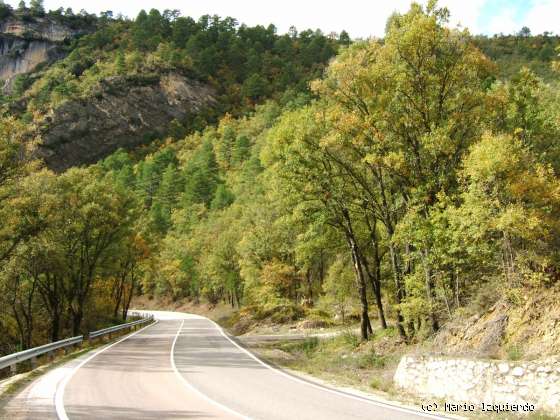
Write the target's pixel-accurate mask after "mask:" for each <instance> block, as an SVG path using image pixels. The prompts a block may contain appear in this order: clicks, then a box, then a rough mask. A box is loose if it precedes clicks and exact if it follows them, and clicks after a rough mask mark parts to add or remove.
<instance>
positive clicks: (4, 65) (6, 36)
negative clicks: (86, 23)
mask: <svg viewBox="0 0 560 420" xmlns="http://www.w3.org/2000/svg"><path fill="white" fill-rule="evenodd" d="M92 29H93V28H80V29H74V28H70V27H69V26H65V25H62V24H60V23H58V22H56V21H55V20H53V19H51V18H47V17H44V18H34V19H33V20H28V19H27V20H24V19H21V18H19V17H15V16H10V17H7V18H5V19H4V20H2V21H0V81H3V83H2V85H3V86H2V88H3V90H4V91H5V92H9V90H10V88H11V85H12V82H13V79H14V77H15V76H17V75H19V74H24V73H29V72H31V71H33V70H35V69H36V68H37V66H38V65H40V64H42V63H48V62H53V61H55V60H57V59H60V58H62V57H63V56H64V55H65V51H64V48H63V45H64V43H65V42H67V41H69V40H71V39H73V38H75V37H77V36H80V35H83V34H85V33H88V32H90V31H91V30H92Z"/></svg>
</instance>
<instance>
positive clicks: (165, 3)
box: [7, 0, 560, 38]
mask: <svg viewBox="0 0 560 420" xmlns="http://www.w3.org/2000/svg"><path fill="white" fill-rule="evenodd" d="M425 2H426V0H421V1H420V3H425ZM7 3H10V4H12V5H14V6H15V5H16V4H17V3H18V0H8V1H7ZM440 4H441V5H443V6H446V7H448V8H449V9H450V11H451V15H452V22H451V23H452V25H457V24H460V25H462V26H463V27H468V28H469V29H470V30H471V32H472V33H484V34H494V33H513V32H517V31H519V29H521V28H522V27H523V26H528V27H529V28H530V29H531V31H532V32H533V33H542V32H544V31H548V32H554V33H560V0H440ZM409 5H410V0H344V1H340V0H260V1H258V0H119V1H115V0H95V1H86V0H46V1H45V6H46V7H47V8H48V9H57V8H59V7H64V8H66V7H72V9H74V11H79V10H80V9H85V10H87V11H89V12H95V13H98V12H100V11H103V10H112V11H113V12H114V13H115V14H116V13H122V14H124V15H126V16H130V17H134V16H136V15H137V14H138V12H139V11H140V9H142V8H145V9H150V8H152V7H156V8H158V9H160V10H163V9H179V10H181V11H182V13H183V14H184V15H190V16H193V17H195V18H198V17H199V16H201V15H203V14H218V15H220V16H233V17H236V18H237V19H238V20H239V21H241V22H245V23H247V24H249V25H255V24H265V25H266V24H268V23H274V24H275V25H276V26H277V27H278V29H279V31H280V32H285V31H287V30H288V28H289V27H290V26H291V25H294V26H296V27H297V28H299V29H303V28H312V29H315V28H320V29H322V30H323V31H324V32H325V33H329V32H340V31H341V30H342V29H346V30H347V31H348V32H349V33H350V35H351V36H353V37H364V38H365V37H368V36H382V35H383V30H384V28H385V22H386V19H387V17H388V16H389V15H390V14H391V13H392V12H393V11H395V10H397V11H406V10H407V9H408V7H409Z"/></svg>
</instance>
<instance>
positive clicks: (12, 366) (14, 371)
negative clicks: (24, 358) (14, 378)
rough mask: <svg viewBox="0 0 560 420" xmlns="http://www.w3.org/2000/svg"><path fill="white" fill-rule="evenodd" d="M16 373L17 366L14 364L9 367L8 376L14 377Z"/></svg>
mask: <svg viewBox="0 0 560 420" xmlns="http://www.w3.org/2000/svg"><path fill="white" fill-rule="evenodd" d="M16 373H17V364H16V363H14V364H13V365H10V374H11V375H15V374H16Z"/></svg>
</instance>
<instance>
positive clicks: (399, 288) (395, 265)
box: [389, 240, 408, 342]
mask: <svg viewBox="0 0 560 420" xmlns="http://www.w3.org/2000/svg"><path fill="white" fill-rule="evenodd" d="M389 254H390V257H391V268H392V270H393V278H394V281H395V290H396V293H395V300H396V303H397V330H398V331H399V335H400V336H401V338H402V339H403V340H404V341H405V342H408V337H407V335H406V331H405V330H404V325H403V324H404V317H403V316H402V313H401V310H400V308H399V306H400V304H401V303H402V301H403V300H404V297H405V291H404V284H403V280H402V273H401V269H400V264H399V261H398V256H397V250H396V249H395V245H394V244H393V243H392V242H391V240H389Z"/></svg>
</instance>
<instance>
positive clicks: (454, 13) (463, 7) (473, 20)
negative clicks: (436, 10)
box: [440, 0, 491, 34]
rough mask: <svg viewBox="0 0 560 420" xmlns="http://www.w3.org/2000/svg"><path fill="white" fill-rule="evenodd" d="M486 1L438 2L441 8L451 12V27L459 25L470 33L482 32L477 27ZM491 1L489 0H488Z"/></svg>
mask: <svg viewBox="0 0 560 420" xmlns="http://www.w3.org/2000/svg"><path fill="white" fill-rule="evenodd" d="M487 1H488V0H440V4H441V6H445V7H447V8H448V9H449V11H450V12H451V20H450V24H451V25H452V26H457V25H461V27H463V28H468V29H469V30H470V31H471V33H473V34H477V33H480V32H482V28H480V27H479V26H478V21H479V18H480V14H481V12H482V8H483V7H484V4H485V3H486V2H487ZM490 1H491V0H490Z"/></svg>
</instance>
